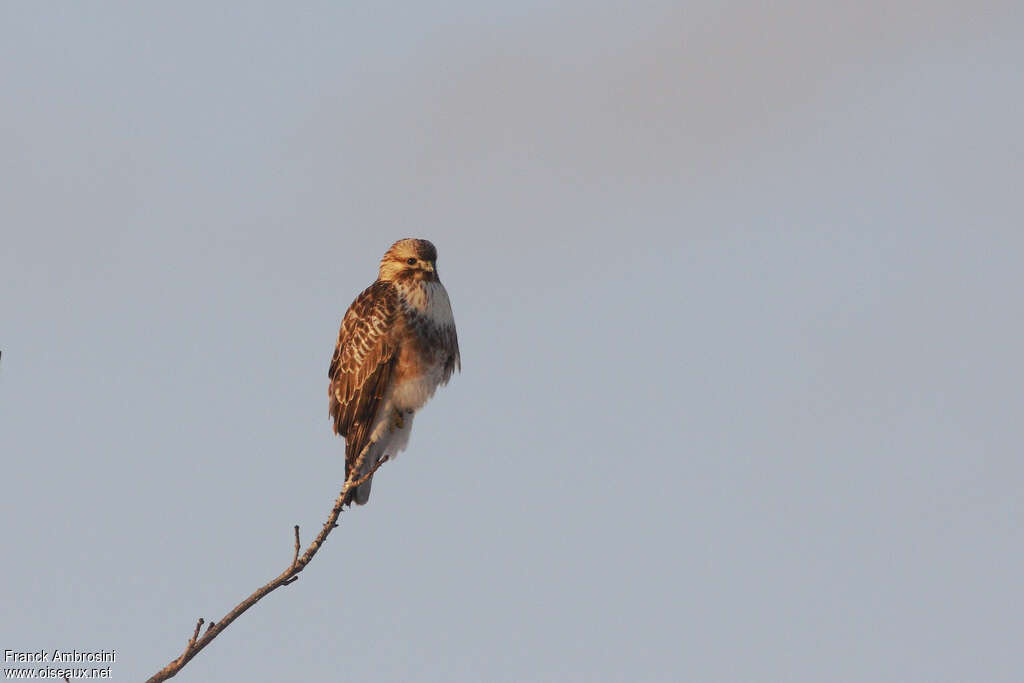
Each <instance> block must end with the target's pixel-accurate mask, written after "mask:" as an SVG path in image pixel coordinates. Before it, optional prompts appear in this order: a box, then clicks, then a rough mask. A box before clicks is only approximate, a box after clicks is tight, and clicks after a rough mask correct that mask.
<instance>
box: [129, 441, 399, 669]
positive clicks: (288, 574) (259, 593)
mask: <svg viewBox="0 0 1024 683" xmlns="http://www.w3.org/2000/svg"><path fill="white" fill-rule="evenodd" d="M385 462H387V458H381V459H380V460H379V461H378V462H377V464H375V465H374V466H373V467H372V468H370V471H369V472H367V473H366V474H365V475H363V476H362V477H360V478H359V479H356V480H353V479H352V477H354V476H355V474H356V473H357V472H358V471H359V467H358V466H356V467H352V468H351V470H350V472H351V474H350V475H349V478H348V480H347V481H346V482H345V485H344V486H342V487H341V493H339V494H338V497H337V498H336V499H335V501H334V507H333V508H331V514H330V515H329V516H328V517H327V521H326V522H325V523H324V526H323V528H322V529H320V533H319V534H317V535H316V538H314V539H313V542H312V543H310V544H309V547H308V548H306V552H304V553H302V556H301V557H300V556H299V527H298V525H296V526H295V554H294V555H293V557H292V562H291V564H290V565H289V566H288V568H287V569H285V570H284V571H283V572H281V574H279V575H278V576H277V577H276V578H275V579H273V580H272V581H270V582H269V583H267V584H266V585H264V586H262V587H261V588H258V589H257V590H256V591H255V592H254V593H253V594H252V595H250V596H249V597H247V598H246V599H245V600H242V602H240V603H238V604H237V605H235V608H234V609H232V610H231V611H230V612H228V613H227V614H225V615H224V616H223V617H222V618H221V619H220V621H216V622H214V621H211V622H210V625H209V626H208V627H207V629H206V632H205V633H203V635H202V636H200V635H199V629H200V627H201V626H202V625H203V620H202V619H200V620H199V622H198V623H197V624H196V628H195V633H193V634H192V637H191V638H190V639H189V641H188V645H186V646H185V651H184V652H182V653H181V655H179V656H178V657H177V658H176V659H172V660H171V662H170V663H169V664H168V665H167V666H165V667H164V668H162V669H160V670H159V671H157V672H156V673H155V674H153V675H152V676H151V677H150V678H149V679H148V680H147V681H146V683H158V682H159V681H166V680H167V679H168V678H171V677H173V676H174V675H175V674H177V673H178V672H179V671H180V670H181V669H182V667H184V666H185V665H186V664H188V663H189V661H191V659H192V658H193V657H195V656H196V655H197V654H199V652H200V651H201V650H202V649H203V648H204V647H206V646H207V645H209V644H210V641H212V640H213V639H214V638H216V637H217V636H218V635H220V633H221V631H223V630H224V629H226V628H227V627H228V626H230V625H231V622H233V621H234V620H235V619H237V618H238V617H240V616H242V614H243V613H244V612H245V611H246V610H247V609H249V608H250V607H252V606H253V605H255V604H256V603H257V602H259V601H260V600H262V599H263V598H264V597H266V596H267V595H268V594H269V593H271V592H272V591H275V590H277V589H278V588H280V587H281V586H287V585H288V584H290V583H293V582H295V581H296V580H297V579H298V578H299V572H301V571H302V570H303V569H305V568H306V565H307V564H309V562H310V560H312V559H313V556H314V555H316V553H317V551H318V550H320V546H322V545H323V544H324V541H325V540H327V536H328V534H330V533H331V531H332V530H333V529H334V528H335V527H336V526H338V524H337V522H338V517H339V516H341V509H342V508H343V507H344V506H345V498H346V496H347V494H348V492H349V491H351V490H352V489H354V488H356V487H358V486H360V485H362V484H364V483H366V481H367V480H369V478H370V477H372V476H373V474H374V472H376V471H377V470H378V469H380V466H381V465H383V464H384V463H385ZM361 464H362V463H361V459H360V461H358V462H357V463H356V465H361Z"/></svg>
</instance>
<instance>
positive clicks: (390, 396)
mask: <svg viewBox="0 0 1024 683" xmlns="http://www.w3.org/2000/svg"><path fill="white" fill-rule="evenodd" d="M456 368H458V369H460V370H461V360H460V358H459V339H458V336H457V335H456V333H455V319H454V318H453V317H452V307H451V303H450V302H449V300H448V292H447V291H445V288H444V285H442V284H441V280H440V279H439V277H438V274H437V249H435V248H434V245H433V244H431V243H430V242H428V241H427V240H421V239H412V238H409V239H402V240H398V241H397V242H395V243H394V244H392V245H391V248H390V249H388V250H387V253H385V254H384V257H383V258H382V259H381V261H380V272H379V274H378V276H377V281H376V282H374V283H373V284H372V285H370V286H369V287H367V288H366V290H364V291H363V293H362V294H360V295H359V296H357V297H356V299H355V301H353V302H352V305H351V306H349V307H348V311H346V312H345V317H344V318H342V321H341V331H340V332H339V333H338V343H337V345H336V346H335V347H334V357H333V358H331V368H330V371H329V372H328V376H329V377H330V379H331V383H330V386H329V387H328V390H327V393H328V394H329V396H330V415H331V418H332V419H333V420H334V433H335V434H340V435H341V436H343V437H344V438H345V479H346V481H347V480H348V479H349V478H352V479H353V480H356V479H359V478H360V477H362V476H365V474H366V473H367V472H369V471H370V470H371V469H372V468H373V467H374V466H375V465H376V464H377V462H378V461H380V460H386V459H388V458H394V457H396V456H397V455H398V453H399V451H402V450H405V447H406V444H408V442H409V433H410V431H411V430H412V419H413V417H414V415H415V413H416V411H417V410H419V409H420V408H422V407H423V406H424V405H425V404H426V402H427V401H428V400H430V398H431V397H432V396H433V395H434V391H435V390H436V389H437V387H438V386H439V385H441V384H447V383H448V380H449V379H451V376H452V372H454V370H455V369H456ZM353 471H355V472H357V474H356V476H355V477H353V476H352V473H353ZM372 482H373V478H372V477H371V478H369V479H367V481H366V482H364V483H363V484H361V485H359V486H358V487H355V488H354V489H350V490H349V491H348V493H347V494H346V496H345V501H344V502H345V503H348V504H351V503H352V502H353V501H354V502H355V503H356V504H357V505H363V504H365V503H366V501H367V500H369V498H370V484H371V483H372Z"/></svg>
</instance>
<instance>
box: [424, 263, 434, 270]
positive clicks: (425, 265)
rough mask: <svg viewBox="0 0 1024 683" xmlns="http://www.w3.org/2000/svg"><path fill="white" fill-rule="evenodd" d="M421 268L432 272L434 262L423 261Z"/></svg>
mask: <svg viewBox="0 0 1024 683" xmlns="http://www.w3.org/2000/svg"><path fill="white" fill-rule="evenodd" d="M423 270H425V271H427V272H428V273H433V272H434V263H433V261H423Z"/></svg>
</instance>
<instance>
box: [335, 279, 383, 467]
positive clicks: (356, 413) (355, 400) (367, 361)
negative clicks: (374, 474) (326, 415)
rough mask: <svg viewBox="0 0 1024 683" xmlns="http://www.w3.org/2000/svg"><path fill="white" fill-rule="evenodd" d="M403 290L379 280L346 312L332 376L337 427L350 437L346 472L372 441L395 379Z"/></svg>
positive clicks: (347, 437)
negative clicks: (393, 332) (386, 393)
mask: <svg viewBox="0 0 1024 683" xmlns="http://www.w3.org/2000/svg"><path fill="white" fill-rule="evenodd" d="M397 312H398V295H397V292H396V291H395V288H394V286H393V285H392V284H391V283H389V282H381V281H379V280H378V281H377V282H374V283H373V284H372V285H370V286H369V287H367V288H366V290H365V291H363V293H362V294H360V295H359V296H357V297H356V300H355V301H353V302H352V305H351V306H349V307H348V311H346V312H345V317H344V318H343V319H342V321H341V331H339V332H338V343H337V345H336V346H335V347H334V357H333V358H331V368H330V370H329V371H328V373H327V374H328V377H330V378H331V384H330V387H329V388H328V393H329V395H330V414H331V418H333V419H334V433H335V434H340V435H341V436H343V437H345V477H346V478H348V475H349V470H350V469H351V467H352V465H353V463H354V462H355V459H356V458H357V457H358V456H359V453H360V452H361V451H362V450H363V447H364V446H366V442H367V440H368V439H369V436H370V429H371V427H372V425H373V418H374V416H375V415H376V414H377V408H378V406H379V405H380V401H381V398H383V396H384V391H385V390H386V389H387V386H388V383H389V382H390V381H391V374H392V370H393V368H394V366H395V359H396V358H397V357H398V354H397V351H398V349H397V345H396V344H395V343H394V342H393V339H392V336H391V329H392V326H393V324H394V322H395V317H396V315H397Z"/></svg>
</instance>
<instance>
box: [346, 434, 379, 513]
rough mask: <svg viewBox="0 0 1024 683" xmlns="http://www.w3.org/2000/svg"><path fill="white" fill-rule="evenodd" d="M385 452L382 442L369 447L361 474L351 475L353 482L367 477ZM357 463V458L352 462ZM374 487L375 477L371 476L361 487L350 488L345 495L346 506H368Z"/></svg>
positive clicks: (361, 466) (360, 468) (360, 469)
mask: <svg viewBox="0 0 1024 683" xmlns="http://www.w3.org/2000/svg"><path fill="white" fill-rule="evenodd" d="M383 450H384V449H383V448H382V447H381V444H380V442H374V443H371V444H370V445H369V446H367V452H366V457H365V458H363V463H362V465H360V467H359V472H358V473H357V474H355V475H351V476H352V480H353V481H358V480H359V479H362V478H363V477H365V476H366V473H367V472H369V471H370V470H372V469H373V468H374V467H375V466H376V465H377V461H378V460H380V457H381V454H382V453H383ZM356 461H357V458H353V459H352V462H356ZM372 485H373V477H372V476H371V477H369V478H368V479H367V480H366V481H364V482H363V483H362V484H360V485H359V486H356V487H354V488H350V489H349V490H348V491H347V492H346V493H345V503H344V504H345V505H351V504H352V503H355V504H356V505H366V502H367V501H368V500H370V487H371V486H372Z"/></svg>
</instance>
